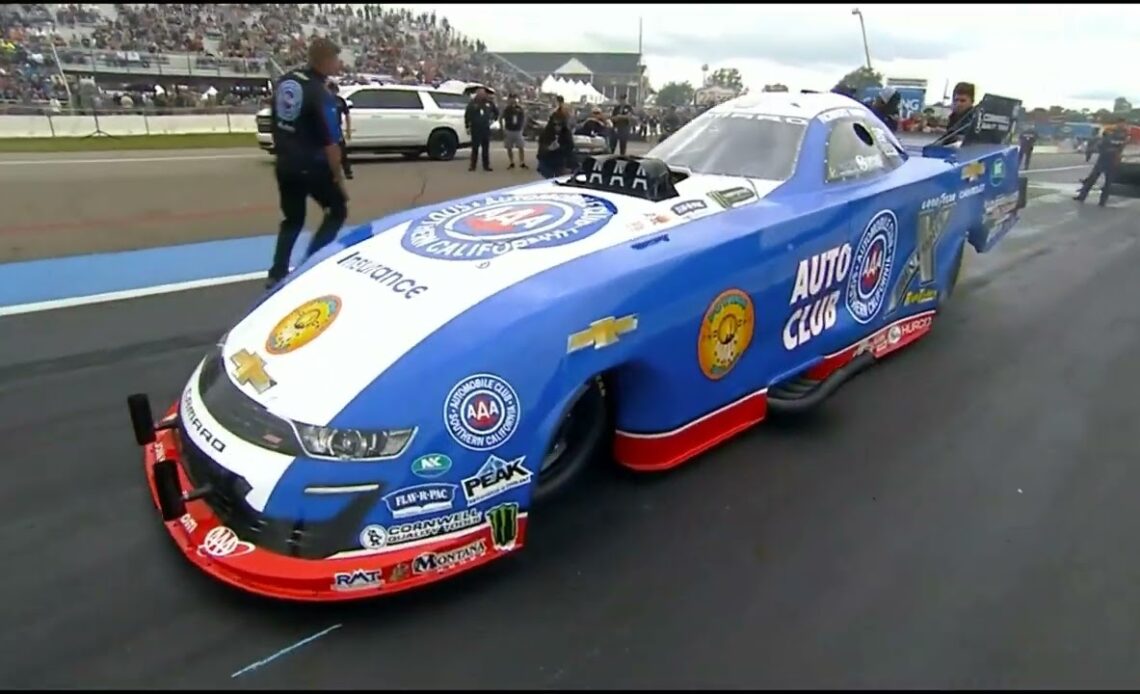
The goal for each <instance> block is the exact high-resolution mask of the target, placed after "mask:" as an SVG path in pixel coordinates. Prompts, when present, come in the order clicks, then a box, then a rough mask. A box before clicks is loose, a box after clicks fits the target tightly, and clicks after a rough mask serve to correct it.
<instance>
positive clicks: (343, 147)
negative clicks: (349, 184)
mask: <svg viewBox="0 0 1140 694" xmlns="http://www.w3.org/2000/svg"><path fill="white" fill-rule="evenodd" d="M329 91H330V92H331V93H332V95H333V98H334V99H336V118H337V123H338V125H339V126H340V134H341V138H340V163H341V165H342V166H343V167H344V177H345V178H347V179H349V180H352V162H350V161H349V160H348V141H349V140H351V139H352V115H351V114H350V113H349V108H348V102H347V101H345V99H344V97H343V96H341V95H340V88H339V87H337V86H336V82H333V81H332V80H329Z"/></svg>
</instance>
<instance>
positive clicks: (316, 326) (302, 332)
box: [265, 295, 341, 355]
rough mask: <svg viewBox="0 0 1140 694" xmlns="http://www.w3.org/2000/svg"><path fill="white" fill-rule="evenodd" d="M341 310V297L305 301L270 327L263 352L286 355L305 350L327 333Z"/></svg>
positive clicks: (325, 297)
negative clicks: (296, 350)
mask: <svg viewBox="0 0 1140 694" xmlns="http://www.w3.org/2000/svg"><path fill="white" fill-rule="evenodd" d="M340 309H341V300H340V297H336V296H332V295H329V296H322V297H321V298H319V299H313V300H312V301H306V302H305V303H303V304H301V305H300V306H298V307H297V308H295V309H293V310H292V311H290V312H289V315H287V316H285V317H284V318H282V319H281V320H280V321H278V322H277V325H275V326H273V330H271V331H270V332H269V337H268V338H267V339H266V340H265V351H266V352H269V353H270V354H275V355H276V354H288V353H289V352H292V351H293V350H295V349H300V348H302V347H304V346H305V345H307V344H309V343H310V342H312V341H313V340H315V339H317V338H318V337H320V335H321V333H323V332H324V331H325V330H328V328H329V326H331V325H332V324H333V321H335V320H336V317H337V316H339V315H340Z"/></svg>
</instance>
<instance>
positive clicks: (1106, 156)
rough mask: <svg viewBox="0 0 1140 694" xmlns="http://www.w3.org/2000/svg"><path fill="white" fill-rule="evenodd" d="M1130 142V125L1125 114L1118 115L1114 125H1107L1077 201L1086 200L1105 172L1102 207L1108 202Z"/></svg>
mask: <svg viewBox="0 0 1140 694" xmlns="http://www.w3.org/2000/svg"><path fill="white" fill-rule="evenodd" d="M1127 144H1128V126H1127V124H1126V123H1125V120H1124V117H1123V116H1117V118H1116V124H1115V125H1114V126H1110V127H1106V128H1105V129H1104V132H1103V133H1102V134H1101V138H1100V149H1099V151H1098V153H1097V156H1096V163H1095V164H1093V169H1092V172H1090V173H1089V175H1088V176H1087V177H1086V178H1085V180H1084V181H1082V182H1081V190H1080V192H1079V193H1077V196H1076V197H1075V198H1073V199H1074V200H1076V201H1077V202H1084V201H1085V198H1087V197H1088V196H1089V191H1090V190H1092V187H1093V186H1094V185H1096V180H1097V179H1098V178H1100V175H1101V174H1104V187H1103V188H1101V189H1100V202H1099V203H1097V204H1099V205H1100V206H1101V207H1104V206H1105V205H1107V204H1108V192H1109V189H1110V188H1111V187H1112V182H1113V181H1114V180H1116V171H1117V169H1118V168H1119V167H1120V157H1121V155H1122V154H1124V147H1125V145H1127Z"/></svg>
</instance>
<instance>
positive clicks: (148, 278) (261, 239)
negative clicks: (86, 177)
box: [0, 232, 310, 306]
mask: <svg viewBox="0 0 1140 694" xmlns="http://www.w3.org/2000/svg"><path fill="white" fill-rule="evenodd" d="M309 237H310V234H309V233H308V232H304V233H302V234H301V238H300V239H298V240H297V245H296V246H294V247H293V262H294V263H299V262H300V261H301V260H302V259H303V258H304V255H305V250H306V249H307V248H308V246H309ZM276 238H277V237H276V235H271V236H253V237H247V238H240V239H225V240H221V241H206V242H203V243H191V244H185V245H180V246H164V247H161V248H147V249H143V250H138V251H123V252H119V253H98V254H92V255H80V256H71V257H66V258H46V259H43V260H29V261H24V262H18V263H3V264H0V306H14V305H17V304H28V303H35V302H40V301H53V300H57V299H69V298H72V297H77V296H91V295H94V294H104V293H108V292H119V291H127V290H131V289H142V288H146V287H153V286H155V285H160V284H172V283H176V282H190V281H194V280H203V279H209V278H213V277H227V276H229V275H240V274H245V273H250V272H257V271H259V270H268V269H269V265H270V263H271V261H272V260H273V246H274V243H276Z"/></svg>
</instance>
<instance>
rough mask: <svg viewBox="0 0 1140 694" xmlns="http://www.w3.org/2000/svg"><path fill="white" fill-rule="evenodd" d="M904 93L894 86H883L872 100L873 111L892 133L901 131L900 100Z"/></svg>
mask: <svg viewBox="0 0 1140 694" xmlns="http://www.w3.org/2000/svg"><path fill="white" fill-rule="evenodd" d="M900 101H902V95H901V94H899V92H898V90H897V89H895V88H894V87H883V88H882V89H880V90H879V93H878V94H877V95H875V99H874V101H872V102H871V112H872V113H874V114H875V115H876V116H878V118H879V120H881V121H882V122H883V125H885V126H887V129H888V130H890V131H891V132H892V133H897V132H898V131H899V102H900Z"/></svg>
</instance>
